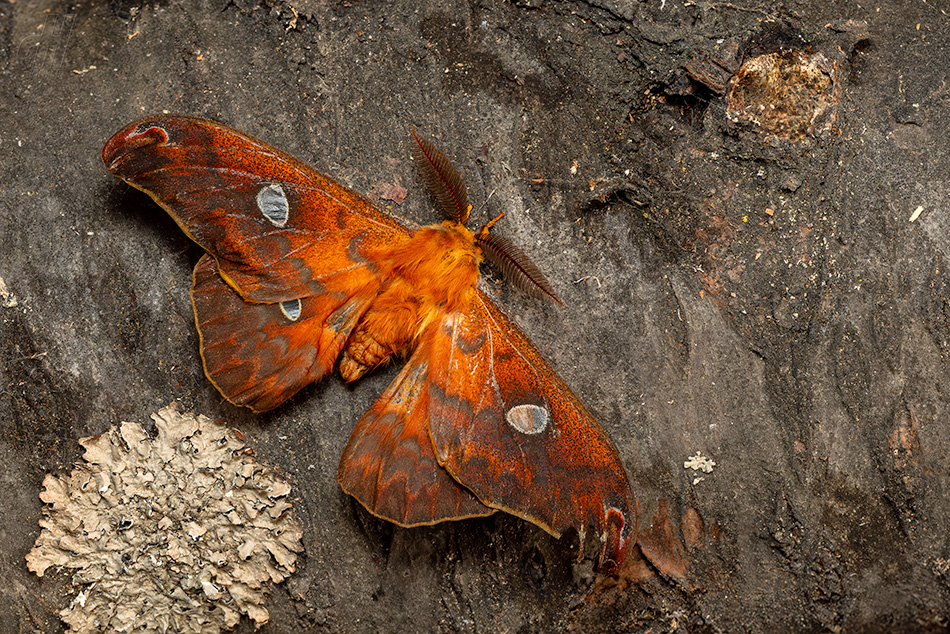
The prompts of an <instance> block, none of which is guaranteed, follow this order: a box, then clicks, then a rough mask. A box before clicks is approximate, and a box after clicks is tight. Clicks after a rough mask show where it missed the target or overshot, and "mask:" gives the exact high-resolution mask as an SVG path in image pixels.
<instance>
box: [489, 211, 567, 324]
mask: <svg viewBox="0 0 950 634" xmlns="http://www.w3.org/2000/svg"><path fill="white" fill-rule="evenodd" d="M504 215H505V214H504V213H501V214H499V215H498V216H496V217H495V218H494V220H492V221H491V222H489V223H488V224H486V225H485V226H484V227H482V228H481V230H480V231H479V232H478V233H477V234H475V244H477V245H478V246H479V247H480V248H481V250H482V253H484V254H485V256H486V257H488V259H489V260H491V261H492V263H494V265H495V266H497V267H498V268H499V269H501V272H502V274H503V275H504V276H505V277H506V278H508V279H509V280H511V283H512V284H514V285H515V286H517V287H518V288H520V289H521V290H523V291H524V292H525V293H527V294H528V295H531V296H532V297H536V298H538V299H551V300H554V301H555V302H557V303H558V304H560V305H561V306H563V305H564V303H563V302H562V301H561V300H560V299H558V296H557V295H555V294H554V289H552V288H551V285H550V284H548V281H547V280H546V279H545V278H544V275H543V274H542V273H541V269H539V268H538V266H537V265H536V264H535V263H534V262H532V261H531V258H529V257H528V256H527V255H526V254H525V252H524V251H522V250H521V249H519V248H518V247H517V246H516V245H515V243H513V242H512V241H511V240H509V239H508V238H506V237H504V236H500V235H498V234H495V233H489V232H488V230H489V229H491V227H492V225H494V224H495V223H496V222H498V221H499V220H501V219H502V217H503V216H504Z"/></svg>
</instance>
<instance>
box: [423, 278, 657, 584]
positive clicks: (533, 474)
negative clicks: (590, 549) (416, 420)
mask: <svg viewBox="0 0 950 634" xmlns="http://www.w3.org/2000/svg"><path fill="white" fill-rule="evenodd" d="M424 337H425V339H424V341H423V342H422V343H421V344H420V348H419V352H417V354H423V355H424V356H425V358H426V359H427V361H428V365H429V382H428V389H429V429H430V433H431V436H432V441H433V444H434V446H435V450H436V456H437V459H438V461H439V464H441V465H442V466H443V467H445V469H446V470H447V471H449V473H451V475H452V476H453V477H454V478H456V479H457V480H458V481H459V482H461V483H462V484H464V485H465V486H466V487H467V488H468V489H470V490H471V491H472V492H473V493H475V495H476V496H478V498H479V499H480V500H481V501H482V502H483V503H484V504H486V505H488V506H491V507H493V508H496V509H500V510H503V511H505V512H507V513H511V514H513V515H517V516H519V517H522V518H524V519H526V520H528V521H530V522H533V523H535V524H537V525H538V526H540V527H542V528H544V529H545V530H547V531H548V532H550V533H552V534H554V535H556V536H560V535H561V534H562V533H563V532H564V531H566V530H568V529H571V528H574V529H576V530H577V531H578V533H579V535H580V537H581V541H582V542H583V540H584V535H585V534H587V533H588V532H594V533H595V534H596V535H597V537H598V538H599V539H600V540H601V541H602V543H603V546H602V549H601V553H600V561H599V567H600V569H601V570H604V571H605V572H608V573H612V572H614V571H616V569H617V568H618V567H619V566H620V563H621V562H622V561H623V558H624V556H625V554H626V551H627V548H628V547H629V546H630V545H632V544H633V543H634V542H635V541H636V534H637V522H638V519H639V518H638V507H637V502H636V499H635V498H634V496H633V493H632V491H631V488H630V483H629V481H628V480H627V475H626V472H625V471H624V467H623V463H622V462H621V459H620V456H619V455H618V453H617V450H616V448H615V447H614V445H613V443H612V442H611V441H610V438H608V436H607V434H606V433H605V432H604V430H603V429H601V427H600V425H598V424H597V422H596V421H595V420H594V418H593V417H592V416H591V414H590V413H589V412H588V411H587V409H585V407H584V406H583V405H582V404H581V402H580V400H579V399H578V398H577V397H576V396H575V395H574V393H573V392H571V390H570V389H569V388H568V387H567V385H566V384H565V383H564V381H563V380H562V379H561V378H560V377H559V376H558V375H557V374H556V373H555V372H554V370H552V369H551V367H550V366H549V365H548V364H547V362H545V360H544V359H543V358H542V356H541V354H540V353H539V352H538V350H537V348H535V347H534V345H533V344H532V343H531V342H530V341H529V340H528V338H527V336H525V335H524V334H523V333H522V332H521V331H520V330H519V329H518V327H517V326H516V325H515V324H514V323H512V322H511V321H510V320H509V319H508V318H507V317H505V315H504V314H503V313H502V312H501V311H500V310H499V309H498V308H497V307H496V306H495V305H494V304H493V303H492V302H491V300H489V299H488V298H487V297H486V296H485V295H484V294H483V293H482V292H481V291H479V290H476V291H475V292H474V294H473V301H472V304H471V308H470V309H469V310H468V311H467V312H464V313H455V314H448V315H446V317H445V318H444V319H443V321H442V322H441V323H440V324H437V325H433V326H432V327H431V328H430V329H429V331H428V332H427V333H426V334H425V335H424Z"/></svg>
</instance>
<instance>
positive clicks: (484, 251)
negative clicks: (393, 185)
mask: <svg viewBox="0 0 950 634" xmlns="http://www.w3.org/2000/svg"><path fill="white" fill-rule="evenodd" d="M412 140H413V142H414V143H413V145H412V158H413V160H414V161H415V163H416V166H417V167H418V168H419V171H420V172H421V173H422V179H423V180H424V181H425V183H426V185H427V186H428V187H429V189H430V190H431V191H432V193H433V194H435V197H436V199H437V200H438V201H439V206H440V207H442V211H443V212H444V213H445V215H446V216H447V217H448V218H449V219H450V222H451V223H456V224H458V225H460V226H461V228H462V229H464V227H465V223H466V222H468V219H469V216H470V215H471V213H472V206H471V205H470V204H468V193H467V192H466V189H465V183H464V182H463V181H462V175H461V174H459V172H458V170H456V169H455V167H453V166H452V163H451V161H449V159H448V158H447V157H446V156H445V154H443V153H442V152H441V151H439V149H438V148H437V147H435V146H434V145H432V143H431V142H429V141H428V140H426V139H424V138H422V137H421V136H419V135H418V134H417V133H416V131H415V129H413V131H412ZM504 215H505V214H504V213H501V214H498V216H496V217H495V218H494V219H492V220H491V221H489V222H488V223H486V224H485V226H483V227H482V228H481V229H480V230H479V231H478V233H476V234H475V235H474V238H475V247H476V249H477V251H478V254H479V255H484V256H485V257H487V258H488V259H489V260H491V261H492V262H493V263H494V264H495V266H497V267H498V268H499V269H501V272H502V273H503V274H504V276H505V277H506V278H508V279H509V280H511V282H512V283H513V284H514V285H515V286H517V287H518V288H520V289H521V290H523V291H525V292H526V293H528V295H531V296H532V297H537V298H539V299H551V300H554V301H555V302H557V303H558V304H561V305H562V306H563V303H562V302H561V300H560V299H558V298H557V295H555V294H554V290H553V289H552V288H551V285H550V284H548V281H547V280H546V279H544V275H542V273H541V269H539V268H538V267H537V265H535V264H534V262H532V261H531V259H530V258H529V257H528V256H527V255H526V254H525V253H524V252H523V251H522V250H521V249H519V248H518V247H517V246H515V244H514V243H513V242H511V241H510V240H508V239H507V238H505V237H504V236H499V235H496V234H493V233H490V232H489V230H490V229H491V228H492V226H494V224H495V223H496V222H498V221H499V220H501V219H502V218H503V217H504ZM448 224H449V223H448V222H447V223H444V225H443V226H445V225H448Z"/></svg>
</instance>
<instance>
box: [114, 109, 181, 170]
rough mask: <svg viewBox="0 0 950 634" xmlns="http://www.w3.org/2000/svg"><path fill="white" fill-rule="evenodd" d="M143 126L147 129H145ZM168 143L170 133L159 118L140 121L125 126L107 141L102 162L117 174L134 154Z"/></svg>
mask: <svg viewBox="0 0 950 634" xmlns="http://www.w3.org/2000/svg"><path fill="white" fill-rule="evenodd" d="M143 124H147V127H145V129H143ZM167 141H168V133H167V132H166V131H165V130H164V129H163V128H162V127H161V126H160V125H159V119H158V118H157V117H153V118H147V119H139V120H138V121H135V122H133V123H130V124H129V125H127V126H125V127H124V128H122V129H121V130H119V131H118V132H116V133H115V134H113V135H112V137H111V138H110V139H109V140H108V141H106V144H105V145H104V146H103V148H102V162H103V163H105V166H106V169H108V170H109V171H110V172H111V173H113V174H115V173H116V172H117V170H118V169H119V166H120V165H121V164H122V162H123V161H124V160H125V159H126V158H127V157H128V156H129V155H131V154H132V153H133V152H135V151H137V150H139V149H141V148H143V147H146V146H149V145H161V144H162V143H165V142H167Z"/></svg>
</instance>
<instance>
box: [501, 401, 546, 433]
mask: <svg viewBox="0 0 950 634" xmlns="http://www.w3.org/2000/svg"><path fill="white" fill-rule="evenodd" d="M505 420H507V421H508V424H509V425H511V426H512V427H514V428H515V429H516V430H518V431H520V432H521V433H522V434H540V433H541V432H543V431H544V429H545V428H546V427H547V426H548V410H546V409H544V408H543V407H538V406H537V405H516V406H515V407H512V408H511V409H510V410H508V412H507V413H506V414H505Z"/></svg>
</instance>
